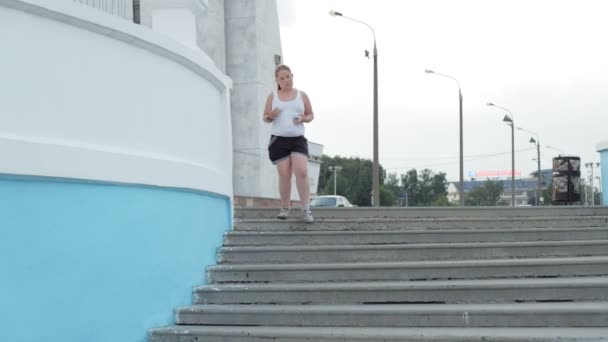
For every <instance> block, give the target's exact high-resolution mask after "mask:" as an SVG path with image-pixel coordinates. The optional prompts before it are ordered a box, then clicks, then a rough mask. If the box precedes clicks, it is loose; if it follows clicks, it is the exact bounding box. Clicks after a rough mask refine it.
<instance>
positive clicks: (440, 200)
mask: <svg viewBox="0 0 608 342" xmlns="http://www.w3.org/2000/svg"><path fill="white" fill-rule="evenodd" d="M431 205H432V206H433V207H451V206H453V205H454V204H452V203H451V202H450V200H449V199H448V196H438V197H436V198H435V200H434V201H433V203H431Z"/></svg>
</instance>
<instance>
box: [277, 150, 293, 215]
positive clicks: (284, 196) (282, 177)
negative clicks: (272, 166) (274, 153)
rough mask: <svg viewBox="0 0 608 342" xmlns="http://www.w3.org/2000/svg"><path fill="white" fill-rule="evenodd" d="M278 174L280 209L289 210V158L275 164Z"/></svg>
mask: <svg viewBox="0 0 608 342" xmlns="http://www.w3.org/2000/svg"><path fill="white" fill-rule="evenodd" d="M277 171H278V172H279V195H280V196H281V208H290V207H291V205H290V203H291V158H285V159H283V160H281V161H279V162H278V163H277Z"/></svg>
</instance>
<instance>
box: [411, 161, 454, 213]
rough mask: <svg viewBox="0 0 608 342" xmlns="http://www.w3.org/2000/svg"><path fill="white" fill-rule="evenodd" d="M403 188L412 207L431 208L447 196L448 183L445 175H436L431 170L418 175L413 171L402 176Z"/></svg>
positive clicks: (425, 170) (441, 173)
mask: <svg viewBox="0 0 608 342" xmlns="http://www.w3.org/2000/svg"><path fill="white" fill-rule="evenodd" d="M401 188H402V190H403V193H404V194H406V195H407V196H408V202H409V203H408V204H409V205H410V206H423V205H424V206H430V205H432V204H433V202H434V201H435V200H436V199H437V198H440V197H445V196H447V194H448V192H447V188H448V182H447V180H446V178H445V173H443V172H440V173H437V174H434V173H433V171H431V170H429V169H424V170H422V171H421V172H420V174H419V173H418V171H417V170H416V169H411V170H409V171H407V172H406V174H405V175H402V176H401Z"/></svg>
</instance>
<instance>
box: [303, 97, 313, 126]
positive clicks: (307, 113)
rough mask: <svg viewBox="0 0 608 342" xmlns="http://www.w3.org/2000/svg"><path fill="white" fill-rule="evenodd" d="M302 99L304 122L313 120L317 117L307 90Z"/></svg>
mask: <svg viewBox="0 0 608 342" xmlns="http://www.w3.org/2000/svg"><path fill="white" fill-rule="evenodd" d="M302 100H304V117H303V118H302V122H311V121H312V120H314V118H315V114H314V113H313V111H312V105H311V104H310V99H309V98H308V95H306V93H305V92H302Z"/></svg>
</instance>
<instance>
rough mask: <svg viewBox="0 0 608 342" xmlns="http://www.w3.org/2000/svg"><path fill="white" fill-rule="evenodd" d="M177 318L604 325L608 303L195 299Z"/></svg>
mask: <svg viewBox="0 0 608 342" xmlns="http://www.w3.org/2000/svg"><path fill="white" fill-rule="evenodd" d="M175 316H176V318H175V321H176V323H177V324H210V325H214V324H223V325H271V324H272V325H275V326H314V327H321V326H334V327H343V326H346V327H357V326H366V327H436V326H437V327H515V326H516V327H605V326H606V322H608V303H542V304H538V303H534V304H528V303H523V304H515V305H514V304H438V305H193V306H189V307H184V308H178V309H176V314H175Z"/></svg>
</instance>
